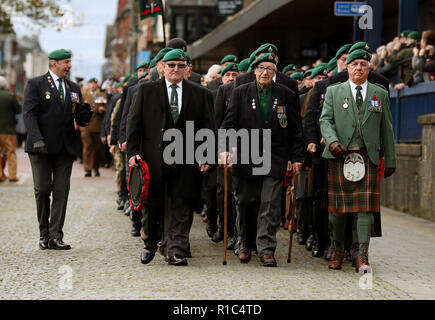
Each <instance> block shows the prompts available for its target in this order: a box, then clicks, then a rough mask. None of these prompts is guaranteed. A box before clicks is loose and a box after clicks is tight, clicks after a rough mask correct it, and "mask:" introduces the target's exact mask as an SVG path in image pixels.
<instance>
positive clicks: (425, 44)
mask: <svg viewBox="0 0 435 320" xmlns="http://www.w3.org/2000/svg"><path fill="white" fill-rule="evenodd" d="M434 44H435V31H433V30H426V31H424V32H423V34H422V38H421V41H420V48H418V47H415V48H414V49H413V54H414V56H413V57H412V69H413V70H414V71H415V72H416V74H415V79H416V80H417V81H420V82H423V81H424V82H428V81H434V80H435V60H434Z"/></svg>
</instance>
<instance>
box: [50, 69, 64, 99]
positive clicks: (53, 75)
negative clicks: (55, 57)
mask: <svg viewBox="0 0 435 320" xmlns="http://www.w3.org/2000/svg"><path fill="white" fill-rule="evenodd" d="M48 71H49V72H50V75H51V79H52V80H53V82H54V85H55V86H56V89H57V90H58V91H59V81H58V80H57V79H59V77H58V76H57V75H56V74H55V73H53V72H51V70H50V69H49V70H48ZM62 88H63V97H64V98H65V99H66V89H65V79H62Z"/></svg>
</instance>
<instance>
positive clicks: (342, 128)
mask: <svg viewBox="0 0 435 320" xmlns="http://www.w3.org/2000/svg"><path fill="white" fill-rule="evenodd" d="M370 58H371V57H370V54H369V53H368V52H367V51H366V50H364V49H357V50H355V51H353V52H351V53H350V54H349V57H348V59H347V69H348V74H349V81H346V82H344V83H341V84H336V85H333V86H330V87H328V89H327V91H326V96H325V101H324V104H323V110H322V115H321V117H320V129H321V132H322V136H323V137H324V139H325V150H324V151H323V155H322V156H323V157H324V158H326V159H328V211H329V221H330V223H331V225H332V233H333V246H334V251H333V253H332V257H331V259H330V261H329V264H328V267H329V268H330V269H341V268H342V262H343V258H344V238H345V226H346V218H347V215H348V214H349V213H356V215H357V234H358V243H359V251H358V258H357V262H356V271H357V272H359V273H371V266H370V263H369V259H368V252H369V242H370V237H371V232H372V227H373V224H374V213H375V212H379V211H380V208H379V206H380V204H379V197H380V189H379V184H380V179H379V177H378V165H379V158H380V157H381V156H382V155H383V156H384V158H385V172H384V176H385V178H387V177H389V176H391V175H392V174H393V173H394V171H395V168H396V154H395V141H394V134H393V128H392V120H391V113H390V108H389V106H390V101H389V96H388V92H387V90H386V89H385V88H384V87H383V86H381V85H377V84H371V83H370V82H369V81H368V76H369V72H370Z"/></svg>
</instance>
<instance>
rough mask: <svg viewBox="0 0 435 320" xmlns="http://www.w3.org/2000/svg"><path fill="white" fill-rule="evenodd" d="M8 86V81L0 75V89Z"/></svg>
mask: <svg viewBox="0 0 435 320" xmlns="http://www.w3.org/2000/svg"><path fill="white" fill-rule="evenodd" d="M7 87H8V82H7V81H6V78H5V77H1V76H0V89H6V88H7Z"/></svg>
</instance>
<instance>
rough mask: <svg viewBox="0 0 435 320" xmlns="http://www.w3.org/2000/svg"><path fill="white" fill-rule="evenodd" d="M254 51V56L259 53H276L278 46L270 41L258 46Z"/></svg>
mask: <svg viewBox="0 0 435 320" xmlns="http://www.w3.org/2000/svg"><path fill="white" fill-rule="evenodd" d="M254 52H255V55H256V56H258V55H259V54H260V53H274V54H276V55H278V48H277V47H276V46H275V45H273V44H271V43H265V44H262V45H261V46H259V47H258V49H257V50H255V51H254Z"/></svg>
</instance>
